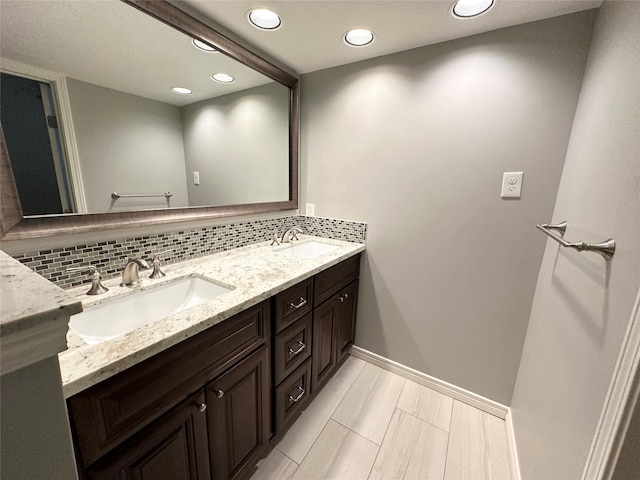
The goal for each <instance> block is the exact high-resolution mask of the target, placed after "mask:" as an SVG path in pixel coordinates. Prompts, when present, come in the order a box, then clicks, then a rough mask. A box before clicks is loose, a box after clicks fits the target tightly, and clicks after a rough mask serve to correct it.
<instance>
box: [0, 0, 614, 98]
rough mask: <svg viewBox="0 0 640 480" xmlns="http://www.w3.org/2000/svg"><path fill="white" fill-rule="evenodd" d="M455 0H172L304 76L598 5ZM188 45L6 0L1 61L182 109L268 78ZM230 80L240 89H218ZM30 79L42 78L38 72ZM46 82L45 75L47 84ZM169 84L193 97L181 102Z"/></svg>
mask: <svg viewBox="0 0 640 480" xmlns="http://www.w3.org/2000/svg"><path fill="white" fill-rule="evenodd" d="M452 1H453V0H410V1H406V0H373V1H372V0H174V1H172V3H173V4H175V5H177V6H178V7H180V8H182V9H183V10H185V11H187V12H189V13H191V14H193V15H195V16H196V17H199V18H200V19H201V20H205V21H206V22H207V23H209V24H211V25H212V26H213V27H214V28H216V29H217V30H219V31H220V33H222V34H225V35H227V36H229V37H231V38H233V39H235V40H237V41H239V42H240V43H242V44H244V45H245V46H248V47H249V48H251V49H252V50H254V51H255V52H256V53H258V54H262V55H263V56H264V57H265V58H266V59H268V60H272V61H274V62H275V63H276V64H278V65H279V66H282V67H284V68H287V69H289V70H290V71H293V72H295V73H298V74H303V73H308V72H313V71H316V70H322V69H325V68H330V67H335V66H338V65H343V64H347V63H352V62H357V61H360V60H365V59H367V58H372V57H377V56H381V55H387V54H390V53H394V52H398V51H402V50H408V49H411V48H416V47H420V46H424V45H429V44H433V43H437V42H442V41H446V40H452V39H455V38H460V37H465V36H469V35H474V34H477V33H482V32H486V31H489V30H495V29H498V28H503V27H508V26H511V25H517V24H521V23H526V22H531V21H535V20H540V19H544V18H549V17H553V16H558V15H564V14H567V13H572V12H577V11H580V10H585V9H590V8H596V7H598V6H600V5H601V3H602V0H495V2H496V3H495V5H494V6H493V8H492V9H491V10H490V11H489V12H487V13H486V14H484V15H480V16H478V17H475V18H470V19H464V20H461V19H456V18H454V17H453V16H451V15H450V13H449V10H450V8H451V6H452ZM255 7H261V8H270V9H272V10H274V11H276V12H277V13H279V14H280V15H281V16H282V18H283V25H282V27H281V28H279V29H278V30H275V31H261V30H258V29H256V28H254V27H252V26H251V25H250V24H249V22H248V21H247V20H246V14H247V12H248V11H249V10H250V9H251V8H255ZM353 28H369V29H371V30H373V31H374V32H375V34H376V37H377V38H376V41H375V42H374V43H373V44H371V45H369V46H367V47H362V48H352V47H348V46H347V45H345V44H344V43H343V41H342V36H343V34H344V33H345V32H346V31H348V30H350V29H353ZM190 41H191V39H190V38H189V37H187V36H185V35H184V34H182V33H180V32H178V31H176V30H173V29H171V28H169V27H167V26H166V25H164V24H162V23H160V22H158V21H156V20H154V19H152V18H151V17H149V16H147V15H145V14H143V13H141V12H139V11H138V10H136V9H134V8H131V7H130V6H128V5H126V4H124V3H122V2H120V1H118V0H109V1H104V0H49V1H42V0H0V56H1V62H2V65H0V66H1V67H2V68H3V70H6V71H15V72H19V73H23V74H24V73H26V72H24V71H22V70H20V69H14V70H12V69H11V68H7V65H8V64H9V62H8V61H11V60H13V61H17V62H20V63H23V64H28V65H30V66H32V67H37V68H40V69H45V70H47V71H49V72H50V71H53V72H58V73H61V74H64V75H66V76H68V77H71V78H76V79H79V80H83V81H85V82H89V83H94V84H97V85H101V86H104V87H107V88H111V89H115V90H120V91H124V92H127V93H132V94H135V95H139V96H143V97H147V98H152V99H155V100H158V101H162V102H166V103H170V104H173V105H176V106H182V105H187V104H190V103H193V102H196V101H200V100H203V99H205V98H211V97H215V96H218V95H226V94H228V93H232V92H236V91H239V90H243V89H246V88H251V87H255V86H258V85H262V84H265V83H268V82H270V79H269V78H267V77H265V76H263V75H261V74H259V73H257V72H256V71H254V70H252V69H250V68H247V67H245V66H243V65H241V64H240V63H238V62H236V61H234V60H232V59H231V58H228V57H226V56H225V55H223V54H221V53H213V54H211V53H203V52H202V51H200V50H198V49H196V48H194V47H193V45H191V43H190ZM220 71H222V72H225V73H229V74H231V75H233V76H234V77H236V82H234V83H233V84H229V85H220V84H216V83H215V82H213V81H211V79H210V75H211V74H212V73H215V72H220ZM33 76H35V77H38V75H37V74H36V73H34V74H33ZM42 78H44V77H42ZM171 86H186V87H189V88H191V89H192V90H193V91H194V93H193V95H189V96H179V95H175V94H173V93H171V92H170V90H169V88H170V87H171Z"/></svg>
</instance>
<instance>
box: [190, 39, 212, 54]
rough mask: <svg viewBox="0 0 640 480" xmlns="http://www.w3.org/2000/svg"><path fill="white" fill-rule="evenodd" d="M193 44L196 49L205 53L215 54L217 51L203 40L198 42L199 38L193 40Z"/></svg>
mask: <svg viewBox="0 0 640 480" xmlns="http://www.w3.org/2000/svg"><path fill="white" fill-rule="evenodd" d="M191 43H193V45H194V46H195V47H196V48H199V49H200V50H204V51H205V52H215V51H216V49H215V48H213V47H212V46H211V45H209V44H207V43H204V42H203V41H202V40H198V39H197V38H194V39H193V40H191Z"/></svg>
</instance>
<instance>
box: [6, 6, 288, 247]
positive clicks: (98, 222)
mask: <svg viewBox="0 0 640 480" xmlns="http://www.w3.org/2000/svg"><path fill="white" fill-rule="evenodd" d="M122 1H123V2H125V3H127V4H129V5H131V6H133V7H135V8H137V9H139V10H141V11H143V12H145V13H147V14H148V15H151V16H152V17H154V18H156V19H158V20H159V21H161V22H163V23H166V24H167V25H169V26H171V27H173V28H175V29H177V30H179V31H181V32H183V33H185V34H187V35H189V36H191V37H194V38H198V39H200V40H203V41H205V42H207V43H210V44H211V45H213V46H214V47H216V48H217V49H218V50H220V51H221V52H223V53H225V54H226V55H228V56H230V57H231V58H233V59H235V60H238V61H239V62H241V63H243V64H245V65H247V66H249V67H251V68H253V69H254V70H257V71H258V72H260V73H262V74H264V75H266V76H268V77H269V78H272V79H273V80H275V81H277V82H279V83H281V84H283V85H285V86H287V87H289V91H290V101H289V106H290V116H289V145H290V146H289V200H288V201H282V202H268V203H252V204H243V205H229V206H217V207H189V208H171V209H157V210H139V211H132V212H113V213H90V214H67V215H46V216H33V217H24V216H23V214H22V207H21V205H20V199H19V197H18V191H17V188H16V185H15V182H14V180H13V173H12V170H11V163H10V161H9V155H8V153H7V148H6V144H5V140H4V135H3V134H2V132H1V131H0V156H1V159H0V202H1V203H0V227H1V232H0V233H1V234H2V240H3V241H4V240H19V239H25V238H36V237H47V236H54V235H64V234H70V233H80V232H90V231H99V230H112V229H117V228H126V227H140V226H147V225H157V224H163V223H173V222H184V221H197V220H207V219H214V218H221V217H230V216H237V215H248V214H257V213H268V212H278V211H284V210H295V209H297V208H298V155H299V119H300V113H299V110H300V105H299V102H300V100H299V93H300V92H299V88H300V86H299V79H298V78H297V77H296V76H294V75H291V74H289V73H287V72H285V71H284V70H282V69H280V68H278V67H276V66H275V65H273V64H271V63H269V62H267V61H266V60H264V59H262V58H260V57H259V56H258V55H256V54H254V53H252V52H250V51H249V50H247V49H246V48H244V47H242V46H241V45H239V44H238V43H236V42H234V41H232V40H230V39H229V38H227V37H225V36H223V35H221V34H220V33H218V32H216V31H215V30H213V29H212V28H211V27H209V26H207V25H205V24H204V23H202V22H200V21H199V20H196V19H195V18H193V17H191V16H190V15H188V14H187V13H185V12H183V11H182V10H180V9H178V8H177V7H174V6H173V5H171V4H169V3H167V2H165V1H160V0H122Z"/></svg>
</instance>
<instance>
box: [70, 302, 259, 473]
mask: <svg viewBox="0 0 640 480" xmlns="http://www.w3.org/2000/svg"><path fill="white" fill-rule="evenodd" d="M270 311H271V302H270V301H269V300H267V301H265V302H262V303H261V304H259V305H256V306H254V307H250V308H249V309H247V310H245V311H244V312H242V313H240V314H238V315H236V316H234V317H232V318H230V319H227V320H225V321H223V322H220V323H219V324H218V325H215V326H213V327H211V328H209V329H208V330H205V331H204V332H202V333H200V334H198V335H196V336H194V337H192V338H189V339H187V340H185V341H183V342H181V343H179V344H177V345H175V346H173V347H171V348H169V349H168V350H165V351H164V352H161V353H159V354H157V355H155V356H153V357H151V358H150V359H148V360H145V361H143V362H142V363H139V364H137V365H135V366H133V367H131V368H128V369H126V370H124V371H123V372H121V373H119V374H117V375H115V376H113V377H111V378H109V379H107V380H105V381H103V382H101V383H99V384H97V385H95V386H93V387H91V388H89V389H87V390H85V391H83V392H81V393H78V394H77V395H74V396H73V397H71V398H69V400H68V402H67V405H68V409H69V416H70V419H71V424H72V431H73V436H74V444H75V448H76V457H77V461H78V465H79V471H80V478H89V479H94V478H95V479H101V478H110V479H129V478H131V479H133V478H136V479H138V478H139V479H146V478H153V479H154V480H161V479H173V478H185V479H192V478H198V479H208V478H224V479H231V478H236V477H237V476H240V475H241V473H242V471H243V468H244V466H245V465H250V466H253V463H255V460H257V459H258V458H259V456H260V454H261V453H262V450H263V448H265V447H266V446H267V443H268V438H269V431H270V428H269V425H270V418H269V417H270V415H269V412H270V397H269V390H268V389H269V387H270V383H271V380H270V375H271V372H270V362H269V348H268V340H269V338H270V334H269V328H270ZM203 447H204V448H203ZM169 464H170V465H169ZM206 465H208V466H209V468H208V469H206V468H205V466H206ZM165 466H166V468H165ZM174 472H180V474H177V473H176V475H177V476H174ZM183 474H184V475H183ZM181 475H183V476H181Z"/></svg>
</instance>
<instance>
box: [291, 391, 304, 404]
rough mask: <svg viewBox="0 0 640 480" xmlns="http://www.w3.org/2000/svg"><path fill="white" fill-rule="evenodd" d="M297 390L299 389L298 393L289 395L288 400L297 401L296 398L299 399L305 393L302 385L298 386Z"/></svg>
mask: <svg viewBox="0 0 640 480" xmlns="http://www.w3.org/2000/svg"><path fill="white" fill-rule="evenodd" d="M298 390H300V393H299V394H298V396H297V397H295V398H294V397H293V395H289V401H290V402H294V403H295V402H297V401H298V400H300V399H301V398H302V397H304V394H305V393H307V392H305V391H304V388H302V387H298Z"/></svg>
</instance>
